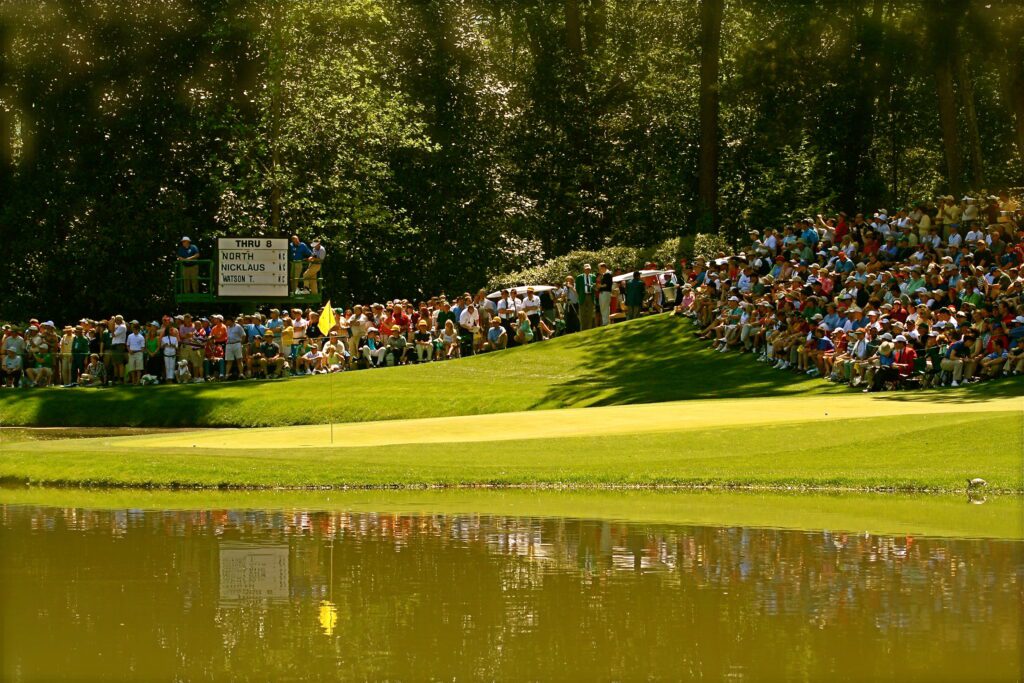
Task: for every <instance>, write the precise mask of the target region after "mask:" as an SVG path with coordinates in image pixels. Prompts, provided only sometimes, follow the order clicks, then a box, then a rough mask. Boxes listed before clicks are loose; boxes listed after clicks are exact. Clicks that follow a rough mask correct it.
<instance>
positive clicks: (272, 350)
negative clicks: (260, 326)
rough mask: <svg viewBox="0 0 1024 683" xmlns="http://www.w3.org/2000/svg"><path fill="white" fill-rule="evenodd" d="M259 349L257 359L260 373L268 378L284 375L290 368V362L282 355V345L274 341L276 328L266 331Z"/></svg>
mask: <svg viewBox="0 0 1024 683" xmlns="http://www.w3.org/2000/svg"><path fill="white" fill-rule="evenodd" d="M258 338H259V337H257V339H258ZM257 349H258V350H257V352H256V354H255V359H256V366H257V368H258V370H257V371H258V372H259V374H260V375H261V376H263V377H265V378H267V379H271V378H272V377H281V376H283V375H284V371H285V370H286V369H287V368H288V362H287V361H286V360H285V358H284V356H282V355H281V347H280V346H278V345H277V343H276V342H275V341H274V330H272V329H268V330H266V331H265V332H264V335H263V339H262V342H261V343H260V344H259V346H258V347H257Z"/></svg>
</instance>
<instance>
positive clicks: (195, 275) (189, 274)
mask: <svg viewBox="0 0 1024 683" xmlns="http://www.w3.org/2000/svg"><path fill="white" fill-rule="evenodd" d="M198 258H199V248H198V247H197V246H196V245H194V244H192V240H191V239H189V238H188V237H182V238H181V242H180V244H179V245H178V261H179V262H181V263H180V267H181V281H182V288H181V291H182V292H184V293H185V294H192V293H195V292H198V291H199V266H198V265H197V264H196V263H191V262H194V261H195V260H196V259H198Z"/></svg>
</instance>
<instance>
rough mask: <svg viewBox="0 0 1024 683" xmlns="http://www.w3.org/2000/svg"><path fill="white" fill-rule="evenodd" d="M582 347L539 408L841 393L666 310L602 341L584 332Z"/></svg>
mask: <svg viewBox="0 0 1024 683" xmlns="http://www.w3.org/2000/svg"><path fill="white" fill-rule="evenodd" d="M572 343H573V344H574V345H575V346H577V347H578V348H579V351H580V352H581V353H580V356H581V357H582V360H581V361H580V367H579V369H578V374H577V376H576V377H574V378H572V379H570V380H567V381H565V382H561V383H558V384H555V385H553V386H551V387H550V389H549V390H548V392H547V393H546V394H545V396H544V398H543V399H542V401H541V402H540V403H539V404H538V405H542V404H550V403H555V404H558V405H598V406H600V405H622V404H629V403H657V402H661V401H676V400H684V399H699V398H745V397H766V396H783V395H792V394H797V393H808V392H809V393H839V392H840V390H839V389H838V388H837V387H835V386H834V385H830V384H828V383H826V382H822V381H820V380H810V379H806V378H802V377H799V376H794V375H793V374H791V373H785V372H779V371H776V370H772V369H771V368H769V367H767V366H765V365H763V364H761V363H757V362H756V361H755V360H754V357H753V356H751V355H750V354H738V353H736V352H730V353H728V354H720V353H716V352H715V351H714V350H712V349H711V347H710V344H709V343H708V342H706V341H703V340H700V339H697V337H696V336H695V334H694V332H693V326H692V323H691V322H690V321H689V320H687V319H682V318H673V317H671V316H668V315H662V316H656V317H651V318H644V319H641V320H636V321H632V322H629V323H620V324H617V325H615V326H613V328H612V329H611V330H608V331H606V332H605V333H604V336H603V337H602V338H601V340H600V342H599V343H595V342H591V340H590V338H589V334H581V335H577V336H576V337H574V338H573V342H572Z"/></svg>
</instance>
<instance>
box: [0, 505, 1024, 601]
mask: <svg viewBox="0 0 1024 683" xmlns="http://www.w3.org/2000/svg"><path fill="white" fill-rule="evenodd" d="M0 511H2V522H3V525H4V526H9V525H11V524H13V523H14V522H15V520H16V519H18V518H19V517H20V516H21V514H22V513H23V512H25V511H27V512H28V515H29V524H30V526H31V528H32V529H33V530H34V531H54V530H58V529H67V530H71V531H81V532H100V533H108V534H110V535H112V536H125V535H127V534H132V533H139V532H142V533H150V534H159V535H161V536H168V535H169V536H180V537H186V538H187V537H192V536H211V535H212V536H214V537H217V538H222V539H224V538H235V539H244V540H246V541H250V542H274V541H281V542H287V541H289V540H290V539H294V538H296V537H309V538H312V539H315V540H317V541H320V542H323V541H326V540H329V539H331V538H333V539H334V540H335V541H336V542H337V543H343V542H346V541H355V542H358V541H359V540H360V539H377V540H387V541H390V542H392V543H394V545H395V546H396V547H402V546H405V545H408V542H409V541H410V540H411V539H414V538H421V539H426V538H429V539H433V540H434V541H436V542H439V543H441V544H442V545H445V546H457V545H463V544H465V545H470V546H475V547H485V548H486V549H487V551H488V553H489V554H491V555H495V556H501V555H506V556H517V557H521V558H524V559H527V560H531V561H536V562H537V563H538V565H539V566H549V567H553V568H568V569H573V568H576V569H579V570H582V571H584V572H605V571H607V572H614V571H620V570H628V571H643V572H677V573H680V574H682V575H688V576H690V577H694V578H697V580H698V581H700V582H702V583H707V584H728V583H733V582H737V581H746V580H750V579H752V578H755V577H757V576H758V575H764V574H765V572H766V571H768V574H770V576H771V578H772V580H773V583H776V584H777V583H778V582H779V581H780V580H784V579H785V578H786V577H790V578H795V577H800V578H801V580H802V579H803V578H804V576H803V575H804V574H806V573H807V572H813V573H814V575H815V577H816V578H817V579H829V578H830V577H835V576H838V575H844V574H845V575H854V576H856V575H867V574H869V573H871V572H887V571H888V572H895V571H898V572H900V573H902V574H903V579H904V580H909V581H911V582H913V581H917V580H923V579H928V580H930V581H935V580H939V579H940V578H941V577H946V578H948V579H949V580H950V581H957V582H962V581H963V580H964V577H965V575H967V574H970V572H968V571H965V568H966V567H967V566H968V565H967V564H965V563H966V562H968V561H971V562H974V561H976V560H977V559H979V558H978V557H975V556H976V555H978V556H982V557H985V558H990V559H992V560H998V559H999V558H1002V557H1003V552H1005V560H1006V561H1008V562H1009V561H1011V560H1012V558H1013V553H1014V552H1015V548H1016V546H1015V545H1013V544H1010V543H991V544H986V550H985V552H984V553H980V552H978V548H979V547H980V546H978V545H977V544H975V543H972V542H970V541H963V540H946V539H929V538H921V539H918V538H915V537H913V536H905V537H904V536H900V537H890V536H874V535H869V534H856V533H838V532H831V531H827V530H825V531H822V532H796V531H778V530H768V529H756V528H755V529H751V528H716V527H669V526H663V527H661V526H659V527H652V526H643V525H637V524H626V523H616V522H599V521H581V520H562V519H530V518H519V517H505V516H479V515H466V516H454V517H453V516H446V515H407V514H380V513H358V512H308V511H301V510H292V511H285V510H276V511H262V510H199V511H146V510H138V509H127V510H84V509H76V508H66V509H58V508H29V509H26V508H17V507H10V506H0ZM971 566H974V565H971ZM769 570H770V571H769ZM1013 576H1014V572H1008V573H1005V574H1002V575H1001V576H999V575H996V574H993V573H991V572H978V578H979V579H980V580H986V581H994V580H996V579H1011V578H1013ZM989 587H994V586H989Z"/></svg>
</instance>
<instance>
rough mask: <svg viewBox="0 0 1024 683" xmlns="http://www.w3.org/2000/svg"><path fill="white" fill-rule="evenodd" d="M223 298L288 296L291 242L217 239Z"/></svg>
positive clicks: (241, 238)
mask: <svg viewBox="0 0 1024 683" xmlns="http://www.w3.org/2000/svg"><path fill="white" fill-rule="evenodd" d="M217 293H218V295H220V296H237V297H260V296H275V297H276V296H281V297H286V296H288V240H286V239H270V238H265V237H260V238H254V237H221V238H220V239H218V240H217Z"/></svg>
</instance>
